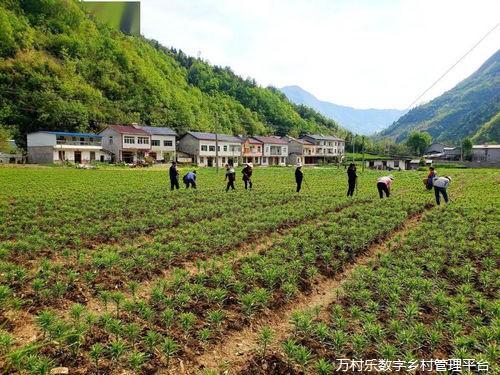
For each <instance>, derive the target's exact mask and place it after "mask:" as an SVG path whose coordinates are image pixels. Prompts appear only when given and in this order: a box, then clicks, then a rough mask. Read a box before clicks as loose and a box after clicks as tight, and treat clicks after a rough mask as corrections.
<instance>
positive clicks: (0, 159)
mask: <svg viewBox="0 0 500 375" xmlns="http://www.w3.org/2000/svg"><path fill="white" fill-rule="evenodd" d="M22 161H23V153H22V152H21V150H20V149H19V148H17V145H16V142H15V141H14V140H13V139H11V140H9V141H7V147H6V149H4V150H0V164H19V163H21V162H22Z"/></svg>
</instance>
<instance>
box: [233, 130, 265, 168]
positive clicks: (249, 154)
mask: <svg viewBox="0 0 500 375" xmlns="http://www.w3.org/2000/svg"><path fill="white" fill-rule="evenodd" d="M239 138H240V139H241V145H242V151H241V156H242V157H243V163H253V164H255V165H258V164H260V163H261V160H262V152H263V149H264V144H263V143H262V142H261V141H259V140H257V139H255V138H253V137H239Z"/></svg>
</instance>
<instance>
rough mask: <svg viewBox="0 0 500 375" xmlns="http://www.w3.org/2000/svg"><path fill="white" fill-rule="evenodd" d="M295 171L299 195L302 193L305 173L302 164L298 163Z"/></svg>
mask: <svg viewBox="0 0 500 375" xmlns="http://www.w3.org/2000/svg"><path fill="white" fill-rule="evenodd" d="M296 167H297V168H296V169H295V182H296V183H297V193H298V192H299V191H300V188H301V186H302V180H303V179H304V172H302V164H300V163H298V164H297V165H296Z"/></svg>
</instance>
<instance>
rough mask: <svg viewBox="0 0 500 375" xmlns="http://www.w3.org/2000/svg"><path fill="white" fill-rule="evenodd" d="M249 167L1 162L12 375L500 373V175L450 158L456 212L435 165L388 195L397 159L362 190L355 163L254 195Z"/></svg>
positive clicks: (274, 184) (288, 179) (279, 171)
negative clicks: (432, 182) (246, 180)
mask: <svg viewBox="0 0 500 375" xmlns="http://www.w3.org/2000/svg"><path fill="white" fill-rule="evenodd" d="M188 170H191V169H187V168H183V169H181V175H182V174H183V173H185V172H187V171H188ZM240 170H241V168H237V181H236V190H235V191H229V192H227V193H226V192H225V182H224V170H223V169H222V170H221V171H220V172H219V174H217V173H216V172H215V170H213V169H198V181H197V184H198V187H199V188H198V189H197V190H193V189H188V190H186V189H185V188H183V186H182V183H181V189H180V190H178V191H170V186H169V185H170V184H169V181H168V170H167V169H166V168H151V169H149V168H145V169H120V168H103V169H98V170H78V169H71V168H49V167H40V168H28V167H26V168H24V167H0V182H1V183H0V186H1V190H0V224H1V225H0V241H1V243H0V368H2V373H6V374H48V373H49V372H50V370H53V369H54V368H57V367H66V368H68V370H69V373H70V374H90V373H99V374H125V373H126V374H153V373H154V374H218V373H227V374H259V373H260V374H300V373H306V374H334V373H336V372H338V371H337V370H339V367H341V365H342V363H340V362H339V361H338V359H339V358H344V359H357V360H370V359H371V360H378V359H385V360H388V361H395V362H396V361H400V362H398V363H399V364H401V362H404V363H409V362H411V361H417V363H420V361H421V360H427V361H429V360H432V359H440V360H443V359H452V358H454V359H460V360H461V361H462V362H461V363H462V364H463V363H468V364H471V363H472V362H470V361H469V362H465V360H466V359H468V360H474V366H475V367H469V369H470V370H473V371H476V372H486V371H485V370H484V369H488V372H489V373H498V363H499V348H498V339H499V336H500V301H499V299H498V297H499V286H500V284H499V280H500V272H499V267H498V262H499V259H500V257H499V255H500V254H499V250H500V246H499V240H498V238H499V234H500V233H499V231H500V229H499V228H500V215H499V207H500V204H499V203H500V190H499V183H500V174H499V173H498V170H467V169H460V170H458V169H457V170H449V171H445V170H438V174H439V175H444V174H445V173H447V172H449V173H450V174H451V175H452V177H453V180H452V183H451V185H450V187H449V189H448V193H449V196H450V198H451V201H450V202H449V203H448V204H446V205H444V204H443V203H442V205H441V206H436V205H435V200H434V192H432V191H427V190H425V188H424V186H423V185H422V182H421V180H422V178H423V177H425V175H426V173H425V172H392V173H393V174H394V175H395V179H394V182H393V184H394V188H393V194H392V196H391V197H389V198H388V199H385V198H384V199H379V198H378V192H377V189H376V180H377V178H378V177H380V176H382V175H383V172H380V171H365V172H364V173H361V172H359V173H358V174H360V177H359V186H358V189H357V193H356V194H355V196H354V197H353V198H348V197H346V191H347V175H346V171H345V170H344V169H343V168H341V169H336V168H326V167H325V168H304V174H305V183H304V184H303V187H302V189H303V190H302V191H301V192H300V193H296V192H295V191H294V189H295V181H294V168H256V169H255V170H254V177H253V180H254V189H253V190H252V191H245V190H244V188H243V182H242V181H241V173H240ZM470 366H472V365H470ZM61 371H62V370H61ZM339 371H340V370H339ZM406 371H408V372H407V373H422V374H424V373H430V372H428V371H426V369H425V368H422V369H420V370H418V369H417V370H416V372H415V371H413V372H411V371H410V370H409V369H405V368H400V370H398V371H395V370H393V371H392V372H393V373H405V372H406ZM344 372H346V371H344ZM347 372H349V371H347ZM352 372H353V373H354V372H355V373H360V371H358V372H356V371H354V370H352ZM361 372H362V371H361ZM367 372H368V371H367ZM373 372H375V371H373ZM464 372H466V371H464ZM56 373H57V372H56Z"/></svg>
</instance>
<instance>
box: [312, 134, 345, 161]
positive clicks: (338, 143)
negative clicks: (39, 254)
mask: <svg viewBox="0 0 500 375" xmlns="http://www.w3.org/2000/svg"><path fill="white" fill-rule="evenodd" d="M302 139H303V140H306V141H308V142H310V143H312V144H313V145H314V146H315V152H314V155H312V156H310V157H308V158H309V159H308V164H317V163H321V162H323V163H335V162H339V161H341V160H342V158H343V157H344V154H345V141H344V140H343V139H341V138H337V137H334V136H325V135H321V134H319V135H318V134H307V135H305V136H303V137H302Z"/></svg>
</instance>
